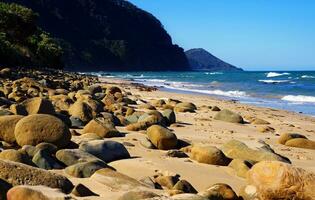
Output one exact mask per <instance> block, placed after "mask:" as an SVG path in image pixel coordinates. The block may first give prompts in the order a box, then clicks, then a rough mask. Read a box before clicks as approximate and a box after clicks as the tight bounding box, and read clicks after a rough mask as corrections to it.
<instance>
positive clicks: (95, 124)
mask: <svg viewBox="0 0 315 200" xmlns="http://www.w3.org/2000/svg"><path fill="white" fill-rule="evenodd" d="M82 133H83V134H85V133H96V134H97V135H99V136H100V137H102V138H110V137H117V136H120V133H119V131H118V130H117V129H116V128H115V125H114V124H113V123H112V122H106V121H101V120H100V119H97V118H96V119H93V120H91V121H90V122H89V123H88V124H87V125H85V127H84V128H83V130H82Z"/></svg>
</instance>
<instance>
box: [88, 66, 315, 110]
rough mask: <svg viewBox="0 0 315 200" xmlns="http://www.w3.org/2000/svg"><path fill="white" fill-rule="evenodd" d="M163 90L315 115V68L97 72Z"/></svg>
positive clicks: (100, 74) (99, 74)
mask: <svg viewBox="0 0 315 200" xmlns="http://www.w3.org/2000/svg"><path fill="white" fill-rule="evenodd" d="M93 74H95V75H98V76H104V77H117V78H123V79H128V80H132V81H134V82H136V83H142V84H144V85H148V86H157V87H159V88H160V89H161V90H169V91H173V92H180V93H199V94H205V95H210V96H216V97H221V98H224V99H233V100H238V101H240V102H242V103H247V104H254V105H257V106H264V107H271V108H279V109H285V110H289V111H294V112H301V113H305V114H308V115H314V116H315V71H286V72H272V71H268V72H264V71H247V72H97V73H93Z"/></svg>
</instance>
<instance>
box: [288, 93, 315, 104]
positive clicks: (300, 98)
mask: <svg viewBox="0 0 315 200" xmlns="http://www.w3.org/2000/svg"><path fill="white" fill-rule="evenodd" d="M282 100H284V101H291V102H300V103H315V96H305V95H287V96H284V97H282Z"/></svg>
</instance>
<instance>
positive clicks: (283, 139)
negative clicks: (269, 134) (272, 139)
mask: <svg viewBox="0 0 315 200" xmlns="http://www.w3.org/2000/svg"><path fill="white" fill-rule="evenodd" d="M294 138H304V139H307V138H306V137H305V136H304V135H301V134H298V133H284V134H282V135H281V136H280V137H279V139H278V142H279V144H283V145H285V143H286V142H287V141H289V140H291V139H294Z"/></svg>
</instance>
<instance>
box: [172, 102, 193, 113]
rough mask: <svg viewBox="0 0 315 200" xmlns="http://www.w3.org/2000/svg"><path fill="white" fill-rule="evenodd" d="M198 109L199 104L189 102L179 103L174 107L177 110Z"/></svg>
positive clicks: (191, 110) (189, 110) (190, 110)
mask: <svg viewBox="0 0 315 200" xmlns="http://www.w3.org/2000/svg"><path fill="white" fill-rule="evenodd" d="M196 110H197V106H196V105H195V104H193V103H189V102H183V103H178V104H176V106H175V107H174V111H175V112H195V111H196Z"/></svg>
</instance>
